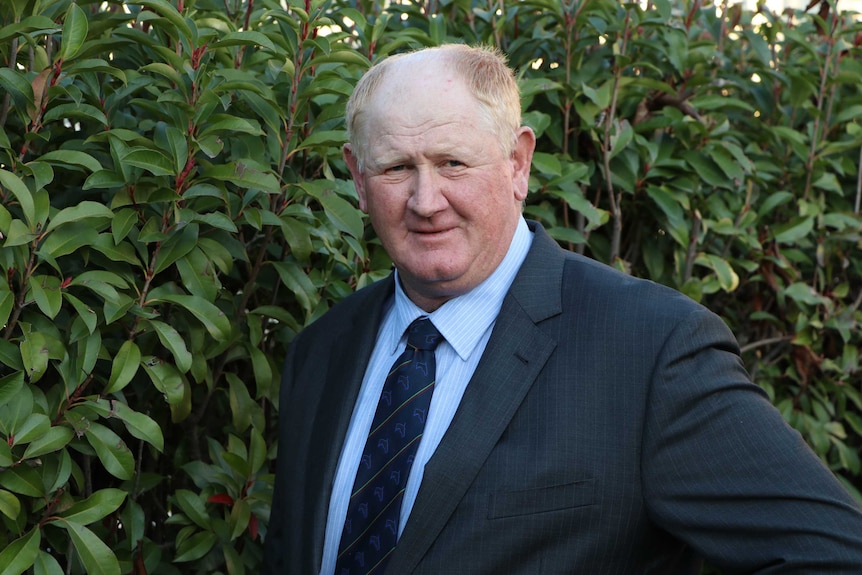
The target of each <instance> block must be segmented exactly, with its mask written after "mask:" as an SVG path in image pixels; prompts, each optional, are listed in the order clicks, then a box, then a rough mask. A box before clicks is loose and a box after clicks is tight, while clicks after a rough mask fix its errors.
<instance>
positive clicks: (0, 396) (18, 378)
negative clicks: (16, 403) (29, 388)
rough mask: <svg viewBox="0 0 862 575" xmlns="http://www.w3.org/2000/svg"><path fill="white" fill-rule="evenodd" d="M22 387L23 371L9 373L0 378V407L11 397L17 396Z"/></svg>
mask: <svg viewBox="0 0 862 575" xmlns="http://www.w3.org/2000/svg"><path fill="white" fill-rule="evenodd" d="M23 387H24V373H23V372H21V371H19V372H17V373H12V374H9V375H7V376H5V377H2V378H0V407H3V406H5V405H6V404H8V403H9V402H10V400H12V399H13V398H17V397H18V392H20V391H21V389H22V388H23Z"/></svg>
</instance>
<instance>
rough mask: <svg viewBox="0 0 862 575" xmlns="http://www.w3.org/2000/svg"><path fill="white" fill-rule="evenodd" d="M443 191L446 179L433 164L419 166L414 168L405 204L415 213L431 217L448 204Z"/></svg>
mask: <svg viewBox="0 0 862 575" xmlns="http://www.w3.org/2000/svg"><path fill="white" fill-rule="evenodd" d="M445 191H446V179H445V178H444V177H442V176H441V175H440V174H438V173H437V170H435V169H434V167H433V166H420V167H419V168H417V170H416V175H415V177H414V182H413V189H412V190H411V193H410V199H409V200H408V203H407V205H408V207H409V208H410V209H411V210H412V211H413V212H414V213H416V214H417V215H419V216H421V217H423V218H427V217H431V216H432V215H434V214H435V213H437V212H439V211H442V210H444V209H445V208H446V206H447V205H448V201H447V200H446V195H445Z"/></svg>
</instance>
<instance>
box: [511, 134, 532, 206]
mask: <svg viewBox="0 0 862 575" xmlns="http://www.w3.org/2000/svg"><path fill="white" fill-rule="evenodd" d="M535 149H536V134H534V133H533V130H532V129H531V128H528V127H527V126H521V128H520V129H519V130H518V132H517V139H516V140H515V148H514V149H513V150H512V158H511V161H512V169H513V174H512V183H513V186H514V188H515V199H516V200H518V201H519V202H523V201H524V200H525V199H526V198H527V192H528V191H529V183H530V166H531V165H532V163H533V151H534V150H535Z"/></svg>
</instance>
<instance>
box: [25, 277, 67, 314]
mask: <svg viewBox="0 0 862 575" xmlns="http://www.w3.org/2000/svg"><path fill="white" fill-rule="evenodd" d="M27 285H28V286H30V295H32V296H33V299H34V300H36V305H37V306H39V311H41V312H42V313H43V314H45V315H46V316H47V317H48V318H49V319H54V318H55V317H56V316H57V314H58V313H60V307H61V306H62V305H63V294H62V293H61V292H60V278H57V277H55V276H41V275H40V276H32V277H30V281H29V282H27Z"/></svg>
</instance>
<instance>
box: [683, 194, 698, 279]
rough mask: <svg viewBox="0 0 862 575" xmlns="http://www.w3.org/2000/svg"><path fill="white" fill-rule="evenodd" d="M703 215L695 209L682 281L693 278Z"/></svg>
mask: <svg viewBox="0 0 862 575" xmlns="http://www.w3.org/2000/svg"><path fill="white" fill-rule="evenodd" d="M700 225H701V217H700V211H698V210H694V213H693V214H692V223H691V236H690V237H689V239H688V252H687V253H686V256H685V271H684V272H683V276H682V283H685V282H686V281H688V279H689V278H691V274H693V273H694V259H695V257H696V256H697V237H698V236H699V235H700Z"/></svg>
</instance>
